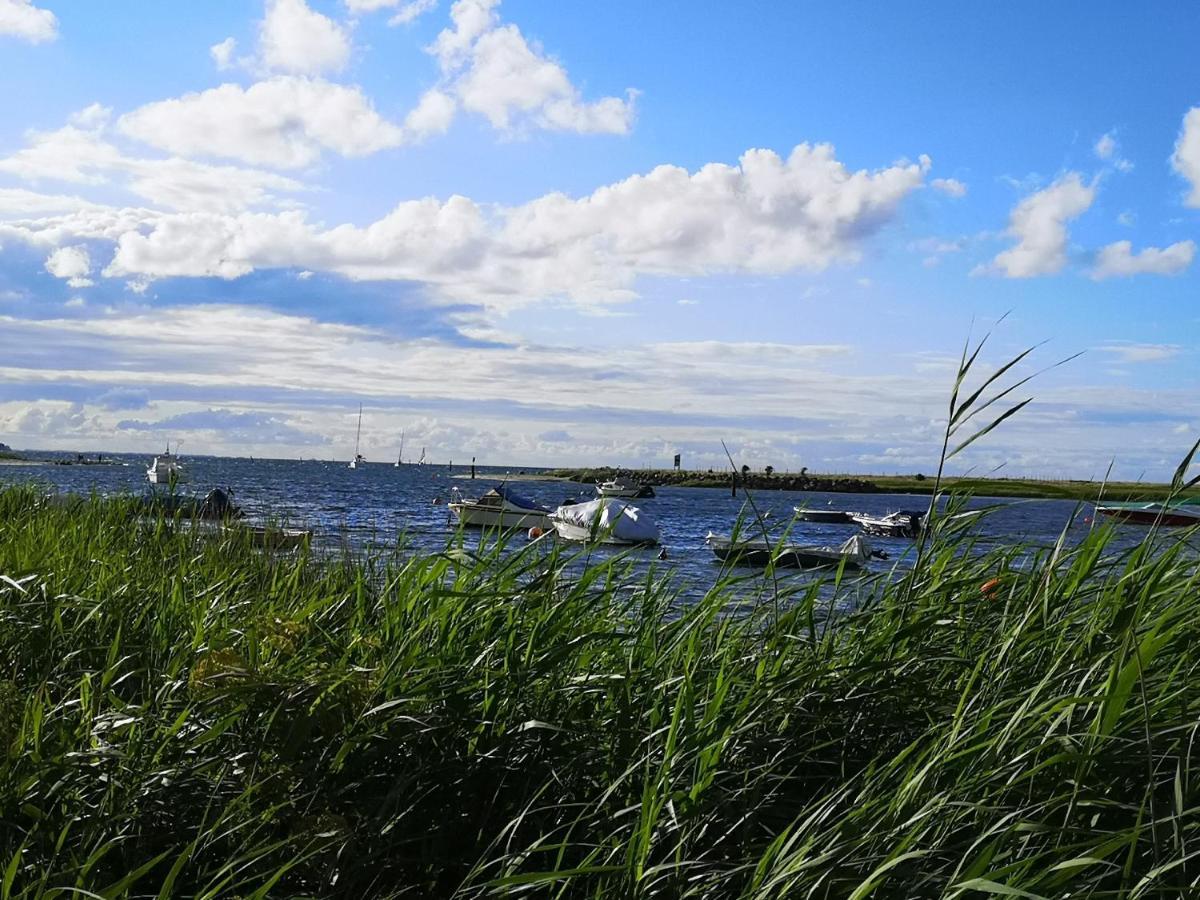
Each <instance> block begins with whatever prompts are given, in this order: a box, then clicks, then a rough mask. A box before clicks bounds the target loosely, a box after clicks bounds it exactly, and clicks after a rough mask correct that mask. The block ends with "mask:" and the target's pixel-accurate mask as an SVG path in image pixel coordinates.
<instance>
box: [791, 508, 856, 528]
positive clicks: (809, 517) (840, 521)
mask: <svg viewBox="0 0 1200 900" xmlns="http://www.w3.org/2000/svg"><path fill="white" fill-rule="evenodd" d="M792 510H793V512H795V513H796V518H797V519H799V520H800V521H801V522H813V523H815V524H820V525H848V524H850V521H851V518H850V517H851V516H854V515H857V513H852V512H850V511H849V510H845V509H813V508H812V507H809V506H794V507H792Z"/></svg>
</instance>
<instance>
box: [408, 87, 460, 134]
mask: <svg viewBox="0 0 1200 900" xmlns="http://www.w3.org/2000/svg"><path fill="white" fill-rule="evenodd" d="M457 110H458V104H457V103H456V102H455V100H454V98H453V97H451V96H450V95H449V94H445V93H443V92H442V91H440V90H438V89H437V88H431V89H430V90H428V91H426V92H425V93H424V94H422V95H421V100H420V102H419V103H417V105H416V106H415V107H414V108H413V109H412V111H411V112H409V114H408V116H406V117H405V119H404V128H405V130H406V131H408V132H409V133H410V134H412V135H413V136H414V137H418V138H420V137H425V136H427V135H431V134H442V133H444V132H445V131H446V130H447V129H448V128H449V127H450V123H451V122H453V121H454V114H455V113H456V112H457Z"/></svg>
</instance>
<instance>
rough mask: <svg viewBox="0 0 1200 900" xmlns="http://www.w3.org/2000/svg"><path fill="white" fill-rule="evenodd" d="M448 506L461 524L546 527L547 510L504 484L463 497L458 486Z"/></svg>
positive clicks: (482, 526)
mask: <svg viewBox="0 0 1200 900" xmlns="http://www.w3.org/2000/svg"><path fill="white" fill-rule="evenodd" d="M451 493H452V494H453V495H454V499H453V500H451V501H450V502H449V503H448V504H447V506H449V507H450V511H451V512H453V513H454V515H456V516H457V517H458V521H459V522H461V523H462V524H463V525H470V526H474V527H477V528H533V527H535V526H536V527H538V528H544V529H545V528H549V527H550V510H548V509H546V508H545V507H544V506H540V505H538V504H537V503H534V502H533V501H532V500H529V499H528V498H526V497H522V496H521V495H520V494H518V493H516V492H515V491H513V490H512V489H511V488H509V487H508V486H507V485H503V484H501V485H497V486H496V487H494V488H492V489H491V490H489V491H487V492H486V493H484V494H483V495H482V496H480V497H478V498H476V499H469V498H464V497H463V496H462V495H461V494H460V493H459V490H458V488H457V487H456V488H453V489H452V491H451Z"/></svg>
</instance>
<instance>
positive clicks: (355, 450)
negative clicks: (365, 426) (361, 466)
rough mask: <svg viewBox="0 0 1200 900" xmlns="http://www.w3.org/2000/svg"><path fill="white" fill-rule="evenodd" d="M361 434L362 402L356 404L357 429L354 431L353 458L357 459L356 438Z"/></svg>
mask: <svg viewBox="0 0 1200 900" xmlns="http://www.w3.org/2000/svg"><path fill="white" fill-rule="evenodd" d="M361 436H362V404H361V403H360V404H358V430H357V431H355V432H354V458H355V459H358V439H359V438H360V437H361Z"/></svg>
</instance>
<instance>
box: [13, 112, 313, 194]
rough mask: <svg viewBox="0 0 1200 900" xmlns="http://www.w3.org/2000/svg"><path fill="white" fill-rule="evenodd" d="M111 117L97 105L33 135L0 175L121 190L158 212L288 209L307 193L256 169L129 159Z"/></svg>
mask: <svg viewBox="0 0 1200 900" xmlns="http://www.w3.org/2000/svg"><path fill="white" fill-rule="evenodd" d="M108 113H109V110H107V109H106V108H104V107H99V106H98V105H97V104H93V105H92V106H90V107H88V108H87V109H85V110H83V111H81V112H79V113H76V114H74V115H73V116H71V120H70V121H71V124H69V125H66V126H64V127H62V128H59V129H57V130H55V131H33V132H30V133H29V134H28V135H27V144H26V146H25V147H24V148H22V149H21V150H18V151H17V152H15V153H13V154H12V155H11V156H8V157H5V158H2V159H0V172H8V173H9V174H12V175H16V176H17V177H19V178H22V179H25V180H26V181H31V182H34V183H38V182H42V181H51V180H53V181H66V182H70V183H75V184H84V185H108V184H119V185H121V186H123V187H125V188H126V189H128V190H129V191H131V192H132V193H134V194H136V195H137V196H138V197H141V198H142V199H144V200H147V201H149V202H150V203H152V204H154V205H156V206H161V207H166V208H168V209H188V210H208V211H213V212H236V211H238V210H240V209H245V208H247V207H251V208H252V207H257V206H263V205H280V204H283V203H285V202H287V203H290V202H291V201H284V200H283V199H282V195H285V194H289V193H296V192H299V191H303V190H304V189H305V188H304V185H302V184H300V183H299V182H297V181H295V180H293V179H290V178H285V177H284V176H282V175H278V174H275V173H273V172H264V171H262V170H258V169H245V168H237V167H234V166H222V165H210V164H205V163H200V162H194V161H192V160H188V159H183V158H180V157H171V158H167V159H147V158H145V157H137V156H131V155H128V154H126V153H124V152H123V151H121V150H120V149H119V148H118V147H117V146H116V145H115V144H113V143H112V142H111V141H110V140H109V139H108V138H107V136H106V134H105V131H106V128H107V119H108Z"/></svg>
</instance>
